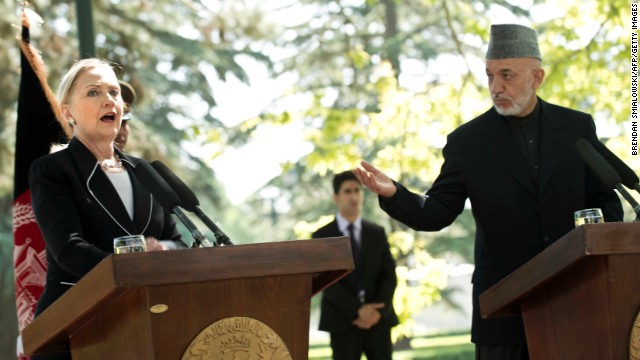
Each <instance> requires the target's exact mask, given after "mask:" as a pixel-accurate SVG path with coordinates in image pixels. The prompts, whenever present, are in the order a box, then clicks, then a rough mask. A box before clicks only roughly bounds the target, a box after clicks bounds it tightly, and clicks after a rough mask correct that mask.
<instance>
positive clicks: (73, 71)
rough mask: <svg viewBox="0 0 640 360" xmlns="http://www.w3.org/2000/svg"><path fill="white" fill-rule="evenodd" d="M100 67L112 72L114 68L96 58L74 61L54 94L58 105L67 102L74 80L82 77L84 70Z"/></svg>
mask: <svg viewBox="0 0 640 360" xmlns="http://www.w3.org/2000/svg"><path fill="white" fill-rule="evenodd" d="M102 66H104V67H108V68H109V69H111V70H114V66H113V65H112V64H110V63H108V62H106V61H104V60H101V59H98V58H88V59H82V60H78V61H76V62H75V63H74V64H73V65H72V66H71V68H69V70H68V71H67V73H66V74H64V76H63V77H62V80H60V85H59V86H58V92H57V94H56V97H57V98H58V103H59V104H60V105H62V104H66V103H68V102H69V94H70V93H71V91H72V90H73V85H74V84H75V82H76V79H77V78H78V77H79V76H80V75H82V73H83V72H84V71H85V70H88V69H93V68H97V67H102ZM116 66H117V65H116ZM114 73H115V71H114Z"/></svg>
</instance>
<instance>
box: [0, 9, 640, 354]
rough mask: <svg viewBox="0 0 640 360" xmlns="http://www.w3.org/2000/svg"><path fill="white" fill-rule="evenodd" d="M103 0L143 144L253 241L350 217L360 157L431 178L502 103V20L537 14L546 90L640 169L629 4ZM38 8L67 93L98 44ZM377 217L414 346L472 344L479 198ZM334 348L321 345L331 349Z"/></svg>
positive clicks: (417, 180)
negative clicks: (340, 180)
mask: <svg viewBox="0 0 640 360" xmlns="http://www.w3.org/2000/svg"><path fill="white" fill-rule="evenodd" d="M79 1H82V0H79ZM22 3H23V2H22V1H16V0H0V60H1V61H0V88H1V89H3V90H2V94H3V96H1V97H0V309H1V310H0V354H1V355H2V358H8V356H10V355H11V354H15V339H16V336H17V323H16V313H15V294H14V285H13V264H12V255H13V234H12V221H11V218H12V217H11V211H12V191H13V161H14V143H15V128H16V107H17V99H18V86H19V80H20V49H19V40H18V34H19V25H20V18H21V8H22V5H23V4H22ZM91 4H92V7H93V29H94V33H95V48H96V49H95V50H96V54H97V56H98V57H100V58H103V59H106V60H108V61H111V62H114V63H118V64H120V65H121V66H122V73H121V74H120V77H121V78H122V79H124V80H126V81H128V82H129V83H131V84H132V85H133V87H134V88H135V90H136V92H137V95H138V98H137V100H136V103H135V104H134V106H133V120H131V122H130V128H131V136H130V139H129V144H128V146H127V151H128V152H129V153H131V154H133V155H136V156H141V157H144V158H146V159H149V160H156V159H160V160H162V161H163V162H165V163H166V164H167V165H169V166H170V167H171V168H172V169H173V170H174V171H175V172H176V173H177V174H178V175H179V176H180V177H181V178H182V179H183V180H184V181H185V182H186V183H187V184H189V185H190V187H191V188H192V189H193V190H194V192H195V193H196V194H197V195H198V197H199V199H200V202H201V207H202V208H203V209H204V210H205V211H206V212H207V213H208V215H209V216H210V217H212V218H214V219H216V220H218V221H219V223H220V225H221V227H222V228H223V230H224V231H225V232H226V233H227V234H228V235H229V236H230V237H231V239H232V241H233V242H234V243H236V244H248V243H257V242H274V241H285V240H294V239H300V240H304V239H308V238H310V234H311V232H312V231H314V230H315V229H316V228H318V227H319V226H321V225H324V224H325V223H326V222H328V221H329V220H330V219H331V217H332V216H333V215H334V211H335V210H334V205H333V203H332V202H331V194H332V190H331V176H332V174H333V173H334V172H340V171H344V170H347V169H351V168H353V167H355V166H357V165H358V163H359V160H360V159H364V160H367V161H370V162H372V163H373V164H375V165H376V166H378V167H379V168H381V169H383V170H384V171H385V172H386V173H387V174H389V175H390V176H391V177H393V178H394V179H396V180H397V181H399V182H401V183H403V184H405V185H406V186H408V187H409V188H411V189H413V190H416V191H421V192H422V191H426V190H427V189H428V188H429V186H430V184H431V182H432V181H433V180H435V176H436V175H437V174H438V172H439V167H440V165H441V160H442V159H441V150H442V147H443V146H444V144H445V142H446V135H447V134H448V133H449V132H450V131H452V130H453V129H454V128H456V127H457V126H458V125H460V124H462V123H463V122H465V121H468V120H470V119H472V118H473V117H475V116H477V115H479V114H481V113H482V112H484V111H486V110H487V109H488V108H489V107H490V106H491V102H490V98H489V93H488V88H487V85H486V75H485V74H484V53H485V51H486V45H487V42H488V38H489V28H490V25H491V24H498V23H520V24H523V25H528V26H532V27H534V28H535V29H536V30H537V31H538V33H539V42H540V47H541V51H542V54H543V67H544V68H545V70H546V78H545V83H544V84H543V86H542V89H541V91H540V92H539V95H540V96H541V97H542V98H544V99H546V100H548V101H550V102H553V103H557V104H560V105H564V106H568V107H572V108H576V109H579V110H582V111H585V112H588V113H591V114H592V115H593V116H594V118H595V120H596V125H597V127H598V134H599V136H600V137H601V139H602V140H603V141H604V142H605V143H606V144H607V146H608V147H609V148H610V149H612V150H613V152H615V153H616V154H617V155H618V156H620V157H621V158H622V159H623V160H624V161H625V162H627V163H628V164H629V165H630V166H631V167H632V168H634V169H637V168H638V167H639V165H640V162H639V160H638V157H637V156H632V155H631V123H630V111H631V110H630V104H631V91H630V84H631V75H630V51H631V48H630V38H631V35H630V34H631V15H630V4H629V3H628V2H624V1H618V2H611V1H607V0H588V1H587V0H585V1H568V0H551V1H537V0H496V1H491V0H472V1H464V2H462V1H456V2H451V1H447V0H402V1H397V0H297V1H294V0H227V1H223V0H211V1H204V0H202V1H198V0H171V1H169V0H155V1H149V0H127V1H122V0H94V1H92V3H91ZM28 7H29V8H30V9H31V10H33V11H34V12H36V13H37V14H39V15H40V16H41V17H42V19H43V23H42V24H40V25H32V27H31V37H32V40H31V43H32V44H33V45H34V46H35V47H36V48H37V49H39V50H40V51H41V56H42V58H43V60H44V63H45V64H46V66H47V68H48V74H49V75H48V83H49V85H50V86H51V88H52V89H54V91H55V89H56V88H57V85H58V82H59V79H60V77H61V75H62V74H63V73H64V72H65V71H66V70H67V69H68V68H69V66H70V65H71V64H72V63H73V61H74V60H77V59H79V58H80V57H81V56H80V50H79V43H78V37H79V34H78V28H79V26H78V16H79V14H78V12H77V7H76V2H74V1H55V0H52V1H45V0H39V1H38V0H36V1H30V4H29V6H28ZM487 176H491V174H487ZM626 214H627V217H629V218H631V217H632V215H633V211H631V210H629V209H627V212H626ZM363 215H364V217H365V218H367V219H370V220H372V221H375V222H378V223H379V224H381V225H383V226H384V227H385V228H386V230H387V234H388V235H389V238H390V242H391V244H392V251H393V254H394V255H395V257H396V259H397V263H398V269H397V272H398V277H399V279H400V282H399V286H398V289H397V291H396V297H395V300H394V302H395V306H396V309H397V310H398V311H399V313H400V314H399V315H400V317H401V321H402V324H401V325H400V326H398V327H397V328H396V329H395V331H394V337H395V338H396V339H397V343H398V349H402V348H408V347H410V346H412V345H413V346H414V347H415V346H417V345H416V344H417V343H416V342H411V340H412V339H420V338H424V337H425V336H429V335H433V334H455V335H454V336H453V337H454V338H455V339H456V340H455V341H457V343H463V344H467V345H468V343H469V339H470V338H469V336H468V330H469V326H470V316H471V313H470V303H471V297H470V293H469V291H470V274H471V272H472V271H473V264H472V262H473V258H472V252H473V234H474V230H475V229H474V223H473V218H472V215H471V211H470V209H468V208H467V209H466V210H465V211H464V212H463V214H462V215H461V216H460V217H459V218H458V220H457V221H456V222H455V223H454V224H453V225H452V226H450V227H449V228H447V229H445V230H443V231H441V232H439V233H417V232H414V231H412V230H410V229H407V228H406V227H405V226H403V225H402V224H400V223H397V222H395V221H393V220H391V219H390V218H389V217H388V216H386V214H384V213H383V212H382V211H381V210H380V209H379V207H378V205H377V198H375V197H374V196H372V195H371V194H370V193H365V203H364V211H363ZM194 221H196V222H197V220H196V219H194ZM205 228H206V227H205V226H201V229H203V230H204V229H205ZM183 231H184V234H185V238H186V239H190V236H189V235H188V232H187V231H186V229H183ZM318 301H319V296H316V297H315V298H314V299H313V301H312V309H313V310H312V320H311V327H312V328H311V337H312V340H311V343H312V347H313V346H314V344H316V343H319V344H326V342H327V341H328V340H327V339H328V336H327V334H325V333H321V332H318V331H316V330H315V328H316V326H317V320H316V318H317V305H318ZM312 351H314V350H313V348H312ZM318 352H319V354H320V355H317V356H316V355H314V356H316V357H314V356H311V358H322V356H325V355H326V354H325V355H322V354H324V352H325V350H319V351H318ZM416 358H417V357H416Z"/></svg>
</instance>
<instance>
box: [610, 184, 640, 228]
mask: <svg viewBox="0 0 640 360" xmlns="http://www.w3.org/2000/svg"><path fill="white" fill-rule="evenodd" d="M614 187H615V188H616V190H618V192H619V193H620V195H622V197H623V198H624V199H625V200H627V202H628V203H629V205H631V207H632V208H633V211H634V212H635V213H636V219H635V220H634V221H640V204H638V202H637V201H636V199H634V198H633V196H631V194H629V192H628V191H627V189H625V188H624V187H623V186H622V184H620V183H617V184H615V185H614ZM636 187H637V186H636ZM636 190H637V189H636Z"/></svg>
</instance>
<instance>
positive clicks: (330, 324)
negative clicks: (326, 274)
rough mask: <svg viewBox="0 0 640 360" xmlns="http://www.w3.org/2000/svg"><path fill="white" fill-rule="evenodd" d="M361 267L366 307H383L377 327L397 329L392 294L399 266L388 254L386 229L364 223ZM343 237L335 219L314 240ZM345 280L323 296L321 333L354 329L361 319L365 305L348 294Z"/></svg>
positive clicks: (350, 293)
mask: <svg viewBox="0 0 640 360" xmlns="http://www.w3.org/2000/svg"><path fill="white" fill-rule="evenodd" d="M361 235H362V236H361V239H362V244H361V251H362V263H361V264H362V265H361V275H360V280H361V282H362V286H363V288H364V291H365V302H366V303H378V302H380V303H384V304H385V306H384V308H382V309H380V313H381V315H382V317H381V319H380V322H378V324H376V325H375V326H374V327H373V328H372V329H375V328H377V327H386V328H391V327H393V326H396V325H398V316H397V315H396V312H395V310H394V308H393V294H394V292H395V290H396V284H397V278H396V262H395V260H394V259H393V256H392V255H391V252H390V251H389V243H388V241H387V235H386V234H385V232H384V228H382V227H381V226H378V225H376V224H374V223H371V222H368V221H365V220H362V234H361ZM336 236H344V234H342V233H341V232H340V229H339V228H338V222H337V221H336V220H335V219H334V220H333V221H332V222H330V223H329V224H327V225H325V226H323V227H321V228H320V229H318V230H317V231H316V232H314V233H313V235H312V237H313V238H326V237H336ZM347 236H348V235H347ZM349 285H350V284H349V283H348V280H347V279H346V277H344V278H342V279H340V281H338V282H337V283H335V284H333V285H331V286H329V287H328V288H327V289H325V290H324V291H323V293H322V301H321V305H320V324H319V329H320V330H323V331H330V332H340V331H344V330H347V329H349V328H352V327H354V325H352V324H351V322H352V321H353V320H355V319H356V318H357V317H358V309H359V308H360V306H361V305H362V304H361V303H360V299H358V298H357V297H356V296H354V295H353V292H352V291H350V290H349Z"/></svg>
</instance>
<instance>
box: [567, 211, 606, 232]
mask: <svg viewBox="0 0 640 360" xmlns="http://www.w3.org/2000/svg"><path fill="white" fill-rule="evenodd" d="M573 219H574V220H575V222H576V227H578V226H580V225H584V224H599V223H603V222H604V217H603V216H602V210H601V209H598V208H594V209H584V210H578V211H576V212H575V213H574V214H573Z"/></svg>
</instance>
